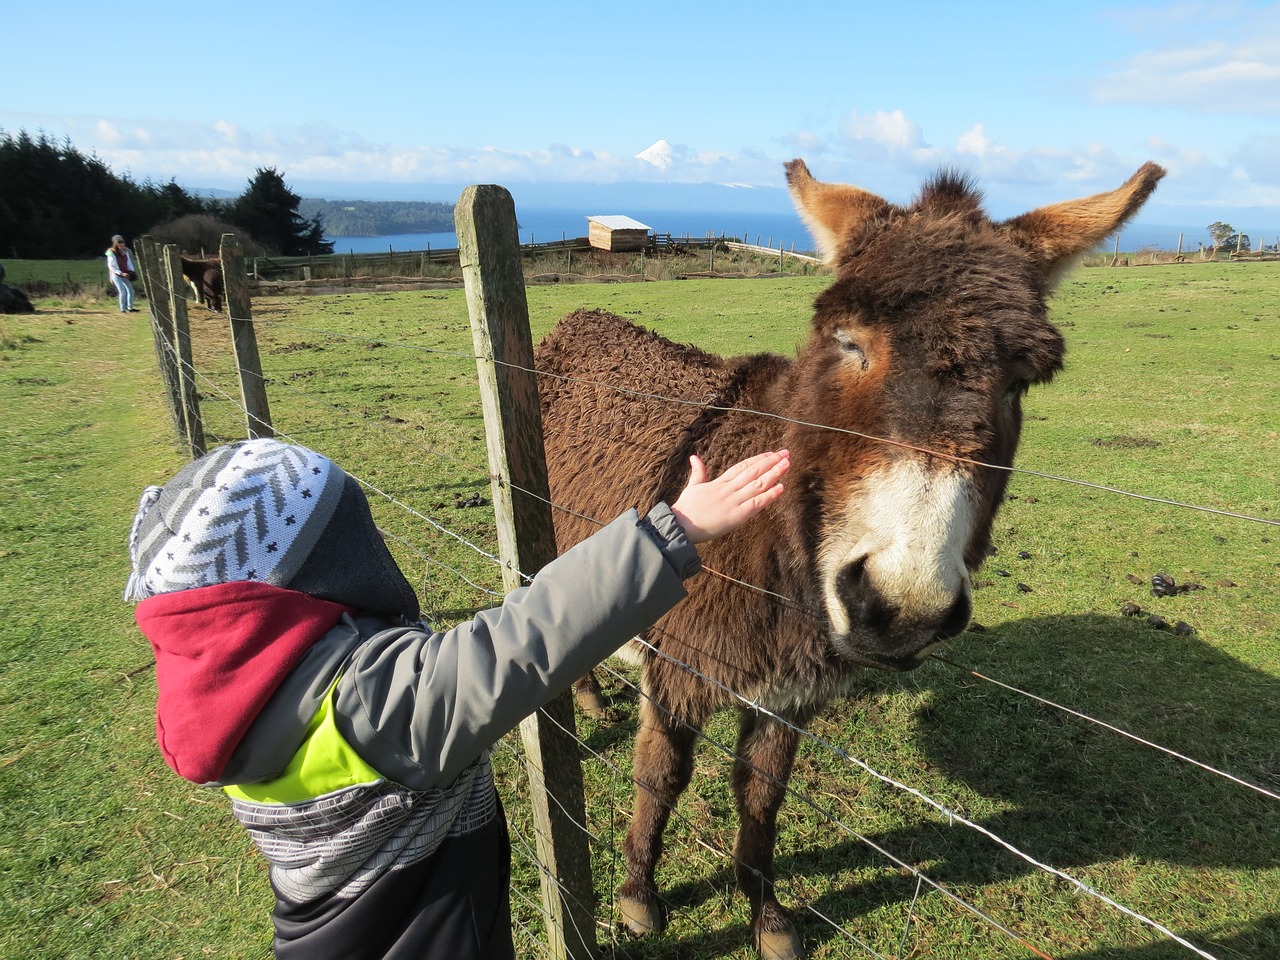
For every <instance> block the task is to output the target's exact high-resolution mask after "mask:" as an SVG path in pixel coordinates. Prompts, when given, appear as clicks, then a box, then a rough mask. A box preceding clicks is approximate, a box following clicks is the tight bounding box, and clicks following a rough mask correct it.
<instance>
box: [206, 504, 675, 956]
mask: <svg viewBox="0 0 1280 960" xmlns="http://www.w3.org/2000/svg"><path fill="white" fill-rule="evenodd" d="M699 567H700V561H699V559H698V555H697V551H696V549H695V548H694V547H693V545H692V544H690V543H689V541H688V539H687V538H686V537H685V535H684V532H683V530H682V529H681V528H680V525H679V524H678V522H677V521H676V520H675V517H674V516H673V515H672V513H671V511H670V509H669V508H668V507H667V506H666V505H665V504H660V505H659V506H657V507H655V508H654V509H653V510H652V511H650V513H649V515H648V516H647V517H644V518H641V517H639V516H638V515H637V513H636V512H635V511H634V510H631V511H628V512H627V513H626V514H624V515H623V516H621V517H619V518H618V519H617V520H615V521H614V522H613V523H611V524H609V525H608V526H606V527H604V528H603V529H601V530H600V531H599V532H597V533H596V534H595V535H594V536H592V537H590V538H588V539H587V540H585V541H583V542H582V543H580V544H578V545H577V546H576V547H574V548H573V549H571V550H569V551H567V552H566V553H565V554H564V555H562V556H561V557H559V558H558V559H556V560H555V561H553V562H552V563H550V564H548V565H547V566H546V567H545V568H544V569H543V570H542V571H541V572H540V573H538V575H537V576H536V577H535V578H534V580H533V582H532V583H531V584H530V585H529V586H527V587H523V588H521V589H519V590H516V591H514V592H512V593H511V594H510V595H509V596H508V597H507V598H506V599H505V601H504V602H503V603H502V605H501V606H499V607H496V608H494V609H492V610H487V611H485V612H483V613H481V614H479V615H478V616H476V617H475V619H473V620H471V621H469V622H467V623H464V624H461V625H459V626H457V627H455V628H453V629H451V630H449V631H447V632H443V633H438V632H431V631H427V630H425V629H423V627H422V625H421V624H415V625H410V626H394V627H388V626H387V624H386V623H385V622H384V621H379V620H378V619H376V618H370V617H364V616H359V615H357V616H344V617H343V618H342V619H341V620H340V621H339V622H338V624H337V625H336V626H334V627H333V628H332V629H331V630H330V631H329V632H328V633H327V634H325V635H324V636H323V637H322V638H321V639H320V640H319V641H318V642H317V643H316V644H315V645H314V646H312V647H311V648H310V650H309V651H308V653H307V654H306V656H305V657H304V658H303V660H302V661H301V662H300V663H299V665H298V666H297V667H296V668H295V669H294V670H293V672H292V674H291V675H290V676H289V677H288V678H287V679H286V680H285V681H284V683H283V684H282V685H281V687H280V688H279V689H278V690H277V691H276V693H275V694H274V695H273V696H272V698H271V699H270V701H269V702H268V703H267V705H266V706H265V708H264V709H263V710H262V711H261V712H260V713H259V714H258V716H257V718H256V719H255V720H254V722H253V724H252V725H251V726H250V728H249V730H248V733H247V734H246V735H245V737H244V739H243V740H242V741H241V742H240V744H239V746H238V747H237V749H236V751H235V753H234V754H233V756H232V758H231V761H230V763H229V764H228V765H227V768H226V770H225V772H224V775H223V778H222V780H221V783H222V784H234V785H235V786H233V787H229V788H228V793H230V794H231V796H232V798H233V807H234V809H235V813H236V816H237V817H238V818H239V819H240V820H241V821H242V822H243V823H244V825H245V826H246V827H247V828H248V829H249V832H250V834H251V835H252V837H253V839H254V841H255V842H256V843H257V844H258V846H259V847H260V849H261V850H262V851H263V853H264V854H265V855H266V856H267V859H268V860H269V861H270V863H271V879H272V885H273V887H274V888H275V891H276V895H277V909H276V930H277V942H276V947H277V953H278V954H279V955H281V956H286V955H299V956H302V955H308V956H317V957H318V956H328V955H330V954H329V952H328V951H327V950H326V951H324V952H320V953H317V952H315V951H316V950H318V949H319V947H318V946H317V944H318V943H321V942H329V943H333V942H334V941H332V936H331V934H332V931H330V936H329V938H328V941H325V937H326V934H325V931H324V926H325V924H324V921H325V918H327V917H330V916H331V915H336V914H337V913H343V914H345V915H346V916H345V917H344V921H343V923H342V924H341V925H337V924H334V925H333V926H334V927H335V928H336V927H339V926H341V927H343V928H346V929H350V927H351V920H352V917H351V916H350V913H351V911H352V910H353V909H357V911H358V912H363V910H360V909H359V908H358V907H356V901H358V900H359V899H360V898H361V896H362V894H364V893H365V892H366V891H369V890H370V889H373V888H375V887H378V888H380V889H381V890H382V891H383V893H380V894H379V895H377V896H372V897H366V900H368V901H371V902H370V903H368V904H366V906H365V908H364V909H365V910H368V911H369V913H368V923H369V927H368V929H369V931H371V932H373V931H376V930H377V929H378V920H377V913H378V911H379V910H382V911H385V909H386V906H385V904H383V906H381V907H377V909H374V908H375V906H376V903H374V901H382V900H385V890H386V889H387V887H388V885H389V884H392V883H394V879H393V878H392V877H391V875H392V874H393V873H399V874H400V875H403V876H405V877H407V876H409V875H410V874H411V873H412V871H411V870H410V871H409V872H406V868H415V865H422V866H419V867H416V869H420V870H425V869H427V868H428V867H429V866H430V867H432V868H433V869H434V867H435V866H436V865H431V864H429V863H428V862H429V861H430V860H431V858H433V857H436V856H437V855H444V854H442V853H441V851H446V850H448V849H465V847H462V848H459V847H458V846H457V845H454V846H453V847H450V846H449V845H448V844H447V843H446V841H447V840H448V839H449V838H465V837H467V836H468V835H469V834H474V833H477V832H479V831H483V830H485V829H495V828H494V821H495V820H500V819H501V818H500V814H499V810H500V807H499V805H498V802H497V798H496V795H495V793H494V789H493V786H492V773H491V770H490V768H489V762H488V749H489V747H490V746H492V745H493V744H494V743H495V742H496V741H497V740H498V739H500V738H501V737H502V736H503V735H504V734H505V733H507V732H508V731H509V730H511V729H513V728H514V727H515V726H516V725H517V724H519V722H520V721H521V720H522V719H523V718H524V717H526V716H528V715H529V714H530V713H532V712H533V711H534V710H536V709H537V708H539V707H541V706H543V705H544V704H545V703H546V702H547V701H549V700H550V699H551V698H552V697H554V696H555V695H557V694H558V693H560V692H561V691H563V690H565V689H567V688H568V686H569V685H570V684H572V683H573V681H574V680H575V679H577V678H578V677H581V676H582V675H584V674H585V673H586V672H587V671H588V670H590V669H591V668H592V667H593V666H595V665H596V664H597V663H599V662H600V661H601V660H603V659H604V658H606V657H608V656H609V655H610V654H612V653H613V652H614V651H615V650H617V648H618V647H620V646H621V645H622V644H623V643H625V642H626V641H627V640H629V639H630V638H631V637H633V636H635V635H636V634H637V633H640V632H642V631H643V630H645V629H647V628H648V627H650V626H651V625H653V623H654V622H656V621H657V620H658V619H659V618H660V617H661V616H662V615H663V614H664V613H666V612H667V611H668V610H670V609H671V607H673V606H674V605H675V604H676V603H677V602H678V601H679V600H681V599H682V598H683V597H684V596H685V589H684V586H683V580H684V579H685V578H687V577H689V576H691V575H692V574H693V573H695V572H697V570H698V569H699ZM318 718H323V722H322V721H321V720H319V719H318ZM325 723H331V726H330V727H329V728H328V729H329V731H330V732H329V734H328V738H329V740H330V741H331V745H330V748H329V749H330V751H331V752H332V744H333V743H336V744H338V747H339V748H342V747H343V745H344V744H345V746H349V747H350V748H351V750H352V751H354V753H355V754H357V755H358V758H357V759H355V760H353V761H352V762H351V763H350V764H348V766H347V767H343V765H342V763H336V764H335V768H337V767H342V769H335V771H334V772H333V777H336V779H333V778H332V777H331V778H330V779H324V778H322V781H323V782H325V783H326V784H327V785H328V786H327V787H326V789H325V791H324V792H323V793H322V794H315V795H301V796H300V795H298V794H297V790H298V789H300V788H299V787H298V786H297V784H296V783H294V782H293V781H291V780H290V779H289V778H290V776H294V779H295V780H296V772H297V770H298V769H299V768H300V763H301V761H300V760H299V758H300V757H302V756H303V755H304V754H306V753H307V752H308V749H309V745H310V744H312V743H314V742H315V741H316V739H317V738H318V737H320V736H321V735H322V734H318V733H317V730H322V731H323V729H325ZM334 730H336V732H337V734H340V739H339V738H338V737H335V736H333V731H334ZM339 752H341V749H339ZM315 753H316V757H315V758H313V762H315V763H322V762H324V761H323V758H324V757H325V756H326V754H324V753H323V752H322V751H316V752H315ZM317 758H318V759H317ZM290 771H293V773H292V774H291V773H290ZM290 784H292V785H290ZM290 790H292V791H293V793H290V792H289V791H290ZM459 855H462V854H459ZM474 868H475V864H465V863H458V864H455V865H453V867H452V868H451V869H454V870H457V871H463V872H465V871H467V870H471V869H474ZM437 872H438V871H437ZM424 882H425V881H418V884H419V886H421V885H422V883H424ZM503 883H504V884H505V879H504V880H503ZM402 885H403V884H402ZM408 895H409V894H406V893H404V892H400V893H396V894H395V895H394V898H395V899H397V900H398V899H402V898H403V897H404V896H408ZM414 895H417V894H414ZM470 896H471V899H472V900H475V899H476V894H475V893H474V892H472V893H471V895H470ZM495 896H497V894H496V893H495ZM502 896H504V897H505V893H504V894H502ZM317 918H319V919H317ZM357 926H360V927H362V926H363V924H357ZM371 935H372V933H371ZM432 936H435V935H434V934H433V935H432ZM317 938H318V939H317ZM397 942H398V943H399V945H400V946H401V947H403V946H404V945H405V944H404V943H403V942H400V941H397ZM436 942H439V941H438V940H437V941H436ZM282 944H283V946H282ZM290 946H294V947H297V948H298V951H296V953H295V954H290V953H289V952H288V949H286V948H288V947H290ZM334 949H335V950H336V949H337V947H336V946H335V947H334ZM334 955H338V954H337V953H334ZM431 955H435V954H434V953H432V954H431ZM442 955H443V954H442Z"/></svg>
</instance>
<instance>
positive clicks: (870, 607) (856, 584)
mask: <svg viewBox="0 0 1280 960" xmlns="http://www.w3.org/2000/svg"><path fill="white" fill-rule="evenodd" d="M836 597H837V599H838V601H839V603H840V604H841V605H842V606H843V607H844V611H845V615H846V618H847V623H848V625H849V626H848V630H847V631H846V632H845V633H844V634H843V635H842V636H836V637H833V641H832V642H833V643H834V645H835V647H836V649H837V650H838V651H839V653H840V654H841V655H843V656H844V657H846V658H847V659H849V660H852V661H854V662H860V663H863V664H866V665H869V666H873V667H877V668H878V669H881V670H914V669H915V668H916V667H918V666H919V665H920V664H921V663H922V662H923V660H924V658H925V656H926V654H927V653H928V652H929V650H930V649H932V648H933V647H935V646H936V645H937V644H939V643H941V642H942V641H944V640H947V639H950V638H951V637H954V636H955V635H956V634H958V633H961V632H962V631H963V630H964V629H965V627H967V626H968V624H969V617H970V615H971V614H972V612H973V606H972V603H971V601H970V599H969V593H968V589H967V586H962V587H961V589H960V590H959V591H958V592H957V593H956V594H955V595H954V596H951V597H950V598H949V602H947V600H946V599H944V601H943V602H942V603H937V602H934V603H930V604H929V605H927V606H925V605H921V604H906V603H903V602H900V601H896V600H894V599H892V598H890V597H888V596H886V595H885V593H884V592H883V591H882V590H880V589H878V588H877V585H876V584H875V583H874V582H873V580H872V578H871V577H869V576H867V571H866V563H865V561H863V560H858V561H855V562H853V563H850V564H848V565H847V566H846V567H845V568H844V569H843V570H841V572H840V573H839V574H838V576H837V578H836Z"/></svg>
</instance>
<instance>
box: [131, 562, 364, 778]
mask: <svg viewBox="0 0 1280 960" xmlns="http://www.w3.org/2000/svg"><path fill="white" fill-rule="evenodd" d="M351 612H354V609H353V608H352V607H348V606H344V605H343V604H340V603H333V602H331V601H328V600H318V599H316V598H315V597H313V596H310V595H309V594H305V593H298V592H297V591H295V590H286V589H284V588H282V587H276V586H272V585H271V584H267V583H258V582H256V581H239V582H235V583H220V584H217V585H215V586H211V587H198V588H195V589H192V590H179V591H176V592H174V593H162V594H159V595H157V596H154V597H150V598H148V599H146V600H144V601H142V602H141V603H139V604H138V606H137V608H136V610H135V612H134V617H135V618H136V619H137V621H138V626H139V627H140V628H141V629H142V632H143V634H144V635H145V636H146V638H147V639H148V640H150V641H151V649H152V650H153V651H154V652H155V657H156V687H157V691H158V695H157V697H156V740H157V742H158V743H159V744H160V752H161V753H162V754H164V758H165V761H166V762H167V763H168V764H169V766H171V767H172V768H173V769H174V770H175V771H177V772H178V773H179V774H181V775H182V776H184V777H186V778H187V779H188V780H191V781H193V782H194V783H210V782H212V781H216V780H217V779H218V777H219V776H220V775H221V773H222V771H223V769H224V768H225V767H226V765H227V761H228V760H229V759H230V758H231V754H232V753H233V752H234V751H235V748H236V747H237V746H238V745H239V743H240V740H241V738H243V737H244V735H245V732H246V731H247V730H248V729H249V726H250V724H252V723H253V721H254V719H255V718H256V717H257V716H258V712H259V711H260V710H261V709H262V707H263V705H265V704H266V702H267V701H268V700H269V699H270V698H271V695H272V694H273V693H274V692H275V691H276V688H277V687H278V686H279V685H280V683H281V681H283V680H284V678H285V677H287V676H288V675H289V673H290V672H291V671H292V670H293V668H294V667H295V666H297V664H298V661H299V660H301V659H302V656H303V654H305V653H306V652H307V650H308V649H309V648H310V647H311V645H312V644H313V643H315V642H316V641H317V640H319V639H320V638H321V637H322V636H324V635H325V633H327V632H328V631H329V629H330V628H331V627H332V626H333V625H334V624H336V623H337V622H338V620H339V619H340V618H341V617H342V615H343V614H344V613H351Z"/></svg>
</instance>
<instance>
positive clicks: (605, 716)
mask: <svg viewBox="0 0 1280 960" xmlns="http://www.w3.org/2000/svg"><path fill="white" fill-rule="evenodd" d="M573 699H574V700H575V701H576V702H577V704H578V709H579V710H581V711H582V712H583V713H584V714H585V715H586V716H588V717H591V718H592V719H593V720H602V721H613V720H616V719H617V711H616V710H614V709H613V708H611V707H608V706H606V705H605V702H604V697H602V696H601V695H600V690H599V688H597V689H595V690H582V689H577V690H574V691H573Z"/></svg>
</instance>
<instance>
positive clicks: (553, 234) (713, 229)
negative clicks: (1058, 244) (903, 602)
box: [325, 208, 1280, 253]
mask: <svg viewBox="0 0 1280 960" xmlns="http://www.w3.org/2000/svg"><path fill="white" fill-rule="evenodd" d="M618 213H623V214H625V215H626V216H628V217H631V218H632V219H633V220H639V221H640V222H641V223H643V224H645V225H646V226H648V227H649V228H650V229H651V230H653V231H654V232H655V233H670V234H671V235H672V236H674V237H705V236H707V235H708V234H714V235H715V236H720V235H721V234H724V235H726V236H739V237H743V238H745V239H746V240H747V241H748V242H749V243H756V244H760V245H763V246H769V247H773V248H774V249H777V246H778V244H779V243H781V244H782V245H783V247H784V248H786V249H787V250H795V251H796V252H797V253H811V252H812V251H813V248H814V245H813V239H812V237H810V236H809V231H808V229H807V228H806V227H805V225H804V224H803V223H802V222H801V220H800V218H799V216H797V215H796V214H795V213H723V212H720V213H716V212H698V211H690V210H637V209H628V210H597V211H594V212H593V213H592V214H591V215H592V216H597V215H599V216H608V215H610V214H618ZM516 216H517V218H518V220H519V226H520V242H521V243H548V242H550V241H552V240H561V239H565V238H568V239H572V238H575V237H585V236H586V235H587V214H585V213H582V212H581V211H579V210H552V209H537V208H525V209H523V210H518V211H517V213H516ZM1241 229H1243V230H1244V233H1245V235H1246V236H1247V237H1249V238H1250V240H1251V241H1252V242H1253V246H1254V249H1257V247H1258V244H1259V243H1267V244H1275V243H1277V242H1278V241H1280V227H1266V228H1256V227H1242V228H1241ZM1179 234H1181V235H1182V249H1183V250H1184V251H1191V252H1195V251H1196V250H1197V249H1199V245H1200V244H1202V243H1203V244H1208V243H1209V231H1208V230H1207V229H1206V228H1205V225H1203V224H1200V225H1198V226H1170V225H1166V224H1145V223H1135V224H1132V225H1130V226H1128V227H1125V228H1124V229H1123V230H1121V231H1120V249H1121V250H1122V251H1125V252H1133V251H1137V250H1176V249H1178V236H1179ZM325 239H326V240H329V241H330V242H332V243H333V250H334V253H385V252H387V251H388V250H394V251H398V252H406V251H411V250H426V249H428V248H430V249H433V250H436V249H453V248H456V247H457V246H458V237H457V235H456V234H454V233H453V232H452V231H450V232H448V233H398V234H392V235H389V236H384V237H326V238H325ZM1114 246H1115V238H1114V237H1113V238H1111V239H1109V240H1107V241H1106V242H1105V243H1103V244H1102V245H1101V247H1100V249H1105V250H1111V249H1113V248H1114Z"/></svg>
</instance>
